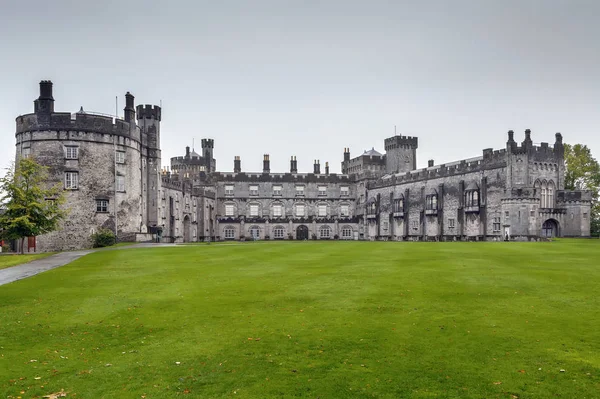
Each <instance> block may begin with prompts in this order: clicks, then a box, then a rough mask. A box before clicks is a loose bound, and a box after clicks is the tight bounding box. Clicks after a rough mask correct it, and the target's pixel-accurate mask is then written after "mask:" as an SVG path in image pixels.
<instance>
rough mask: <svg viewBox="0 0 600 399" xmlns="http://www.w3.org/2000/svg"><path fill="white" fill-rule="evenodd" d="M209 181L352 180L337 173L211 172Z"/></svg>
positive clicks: (286, 181) (334, 181) (341, 181)
mask: <svg viewBox="0 0 600 399" xmlns="http://www.w3.org/2000/svg"><path fill="white" fill-rule="evenodd" d="M210 179H211V181H214V182H218V181H224V182H240V181H245V182H274V183H278V182H281V183H349V182H352V181H353V180H352V179H351V178H350V177H349V176H348V175H341V174H337V173H330V174H329V175H325V174H314V173H293V174H292V173H250V172H249V173H246V172H242V173H211V174H210Z"/></svg>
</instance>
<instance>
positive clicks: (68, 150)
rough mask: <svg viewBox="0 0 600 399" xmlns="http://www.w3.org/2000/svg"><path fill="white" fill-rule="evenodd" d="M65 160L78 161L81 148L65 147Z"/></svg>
mask: <svg viewBox="0 0 600 399" xmlns="http://www.w3.org/2000/svg"><path fill="white" fill-rule="evenodd" d="M65 158H66V159H77V158H79V147H76V146H65Z"/></svg>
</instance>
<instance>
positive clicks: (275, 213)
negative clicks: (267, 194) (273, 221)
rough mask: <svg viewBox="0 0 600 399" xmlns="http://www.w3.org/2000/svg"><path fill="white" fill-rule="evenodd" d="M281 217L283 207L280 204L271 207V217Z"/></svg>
mask: <svg viewBox="0 0 600 399" xmlns="http://www.w3.org/2000/svg"><path fill="white" fill-rule="evenodd" d="M282 215H283V207H282V206H281V204H275V205H273V217H276V218H278V217H281V216H282Z"/></svg>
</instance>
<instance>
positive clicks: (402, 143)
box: [384, 136, 419, 151]
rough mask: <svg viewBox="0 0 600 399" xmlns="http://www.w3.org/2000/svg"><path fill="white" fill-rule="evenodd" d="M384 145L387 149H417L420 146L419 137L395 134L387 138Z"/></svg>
mask: <svg viewBox="0 0 600 399" xmlns="http://www.w3.org/2000/svg"><path fill="white" fill-rule="evenodd" d="M384 146H385V150H386V151H390V150H393V149H396V148H403V149H411V150H412V149H417V148H418V147H419V138H418V137H412V136H393V137H389V138H387V139H385V141H384Z"/></svg>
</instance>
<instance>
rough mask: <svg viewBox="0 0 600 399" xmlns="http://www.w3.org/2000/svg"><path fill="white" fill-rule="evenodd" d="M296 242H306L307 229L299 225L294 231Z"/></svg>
mask: <svg viewBox="0 0 600 399" xmlns="http://www.w3.org/2000/svg"><path fill="white" fill-rule="evenodd" d="M296 240H308V227H306V226H304V225H301V226H298V228H297V229H296Z"/></svg>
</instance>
